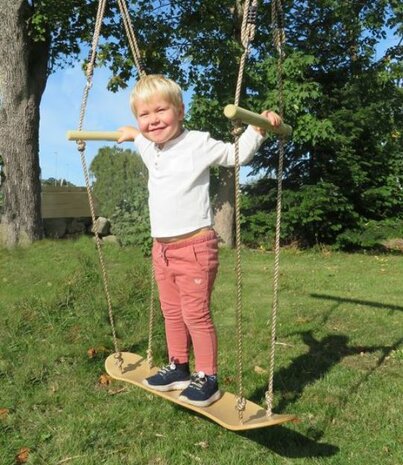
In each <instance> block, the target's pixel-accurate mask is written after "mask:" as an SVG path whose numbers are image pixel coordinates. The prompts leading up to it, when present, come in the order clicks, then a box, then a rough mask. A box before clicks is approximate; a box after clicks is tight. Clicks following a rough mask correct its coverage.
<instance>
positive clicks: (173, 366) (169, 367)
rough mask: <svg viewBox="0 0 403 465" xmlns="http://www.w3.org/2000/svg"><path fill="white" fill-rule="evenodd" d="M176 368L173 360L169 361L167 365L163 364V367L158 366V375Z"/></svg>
mask: <svg viewBox="0 0 403 465" xmlns="http://www.w3.org/2000/svg"><path fill="white" fill-rule="evenodd" d="M175 369H176V365H175V363H174V362H171V363H170V364H169V365H165V366H164V367H162V368H160V370H159V372H158V373H159V374H160V375H165V374H166V373H169V372H170V371H173V370H175Z"/></svg>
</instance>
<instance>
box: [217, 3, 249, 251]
mask: <svg viewBox="0 0 403 465" xmlns="http://www.w3.org/2000/svg"><path fill="white" fill-rule="evenodd" d="M243 8H244V1H243V0H236V1H235V5H234V7H233V14H232V21H233V26H234V28H233V34H234V37H235V38H236V40H237V41H238V42H239V44H242V41H241V29H242V27H241V26H242V18H243ZM234 91H235V83H234ZM234 183H235V173H234V170H233V169H230V168H222V167H220V169H219V182H218V192H217V200H216V202H215V204H214V228H215V230H216V232H217V234H218V236H219V237H220V240H221V243H222V244H223V245H225V246H227V247H230V248H233V247H234V245H235V238H234V219H235V184H234Z"/></svg>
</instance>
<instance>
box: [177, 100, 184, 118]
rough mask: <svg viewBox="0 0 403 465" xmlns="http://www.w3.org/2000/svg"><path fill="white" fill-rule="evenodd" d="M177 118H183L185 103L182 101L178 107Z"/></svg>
mask: <svg viewBox="0 0 403 465" xmlns="http://www.w3.org/2000/svg"><path fill="white" fill-rule="evenodd" d="M178 116H179V119H180V120H181V121H182V120H183V119H184V118H185V104H184V103H182V105H181V106H180V108H179V114H178Z"/></svg>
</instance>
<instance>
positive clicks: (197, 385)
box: [189, 371, 207, 390]
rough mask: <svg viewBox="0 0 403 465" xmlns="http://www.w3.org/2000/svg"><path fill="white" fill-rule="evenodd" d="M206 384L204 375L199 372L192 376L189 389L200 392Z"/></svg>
mask: <svg viewBox="0 0 403 465" xmlns="http://www.w3.org/2000/svg"><path fill="white" fill-rule="evenodd" d="M206 382H207V377H206V375H205V374H204V373H203V372H202V371H199V373H195V374H194V375H192V381H191V383H190V384H189V387H191V388H193V389H198V390H200V389H201V388H202V387H203V386H204V385H205V384H206Z"/></svg>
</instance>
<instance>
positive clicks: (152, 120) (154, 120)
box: [151, 113, 159, 124]
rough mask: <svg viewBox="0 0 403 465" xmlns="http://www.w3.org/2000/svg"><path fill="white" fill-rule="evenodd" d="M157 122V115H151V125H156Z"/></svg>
mask: <svg viewBox="0 0 403 465" xmlns="http://www.w3.org/2000/svg"><path fill="white" fill-rule="evenodd" d="M158 122H159V117H158V113H153V114H152V115H151V124H156V123H158Z"/></svg>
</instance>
